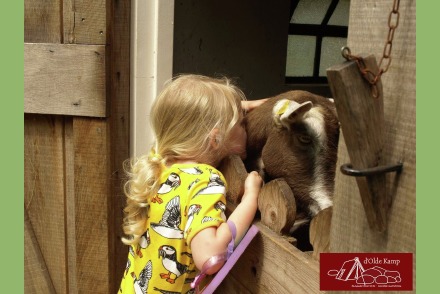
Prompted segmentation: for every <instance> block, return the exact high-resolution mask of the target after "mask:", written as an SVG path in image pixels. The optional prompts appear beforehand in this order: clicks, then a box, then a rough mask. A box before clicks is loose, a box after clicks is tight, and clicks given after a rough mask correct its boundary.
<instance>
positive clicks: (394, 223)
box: [330, 0, 416, 293]
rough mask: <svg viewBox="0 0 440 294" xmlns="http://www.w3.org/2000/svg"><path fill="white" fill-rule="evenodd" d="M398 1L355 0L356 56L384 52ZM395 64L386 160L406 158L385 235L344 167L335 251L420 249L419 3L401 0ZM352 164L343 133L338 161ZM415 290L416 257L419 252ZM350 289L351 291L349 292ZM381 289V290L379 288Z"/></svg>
mask: <svg viewBox="0 0 440 294" xmlns="http://www.w3.org/2000/svg"><path fill="white" fill-rule="evenodd" d="M391 9H392V1H372V0H367V1H351V7H350V21H349V32H348V46H349V47H350V49H351V52H352V54H360V53H364V54H374V55H375V56H376V58H378V59H379V58H380V57H381V56H382V52H383V48H384V44H385V40H386V38H387V34H388V15H389V13H390V11H391ZM399 11H400V22H399V26H398V28H397V29H396V32H395V35H394V41H393V47H392V48H393V49H392V54H391V55H392V63H391V66H390V68H389V70H388V72H386V73H385V74H383V75H382V85H383V93H384V114H385V117H384V119H385V128H384V132H385V142H384V150H383V161H384V162H385V163H388V164H394V163H397V162H399V161H402V162H403V170H402V173H401V174H400V176H396V175H395V174H388V175H387V193H389V194H390V195H391V197H392V199H393V203H392V206H391V209H390V211H389V214H388V225H387V229H386V231H385V232H383V233H376V232H374V231H372V230H370V228H369V226H368V222H367V219H366V216H365V212H364V209H363V206H362V201H361V197H360V195H359V191H358V187H357V185H356V180H355V178H353V177H348V176H345V175H343V174H341V172H340V171H339V170H338V172H337V174H336V188H335V200H334V207H333V218H332V227H331V236H330V250H331V251H332V252H413V253H415V248H416V224H415V216H416V209H415V208H416V153H415V151H416V141H415V139H416V114H415V109H416V76H415V72H416V1H415V0H408V1H401V2H400V9H399ZM348 162H350V159H349V156H348V152H347V149H346V145H345V142H344V137H343V136H340V142H339V153H338V164H337V167H338V169H339V167H340V166H341V165H342V164H345V163H348ZM413 271H414V275H413V279H414V281H413V282H414V288H415V277H416V275H415V255H414V269H413ZM344 293H345V292H344ZM374 293H378V292H374Z"/></svg>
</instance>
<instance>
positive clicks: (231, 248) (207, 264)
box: [191, 221, 237, 291]
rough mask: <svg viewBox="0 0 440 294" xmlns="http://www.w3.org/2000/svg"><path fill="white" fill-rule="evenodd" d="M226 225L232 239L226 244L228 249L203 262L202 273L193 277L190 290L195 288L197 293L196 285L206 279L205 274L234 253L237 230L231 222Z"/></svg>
mask: <svg viewBox="0 0 440 294" xmlns="http://www.w3.org/2000/svg"><path fill="white" fill-rule="evenodd" d="M227 224H228V226H229V230H230V231H231V234H232V239H231V242H229V244H228V249H227V251H226V252H224V253H221V254H217V255H214V256H211V257H210V258H209V259H208V260H207V261H205V263H204V264H203V267H202V271H201V272H200V274H198V275H197V276H196V277H195V279H194V281H193V282H192V283H191V288H196V291H198V285H199V284H200V282H201V281H202V280H203V279H204V278H205V277H206V272H207V271H208V270H209V269H210V268H211V267H213V266H215V265H217V264H219V263H221V262H225V261H226V260H228V258H229V257H230V256H231V255H232V253H233V252H234V245H235V237H236V236H237V228H236V226H235V224H234V223H233V222H232V221H227Z"/></svg>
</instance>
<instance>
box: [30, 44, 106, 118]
mask: <svg viewBox="0 0 440 294" xmlns="http://www.w3.org/2000/svg"><path fill="white" fill-rule="evenodd" d="M24 66H25V71H24V111H25V112H26V113H43V114H61V115H77V116H95V117H105V116H106V115H107V109H106V107H107V105H106V77H105V47H104V46H101V45H94V46H87V45H61V44H47V43H44V44H25V46H24Z"/></svg>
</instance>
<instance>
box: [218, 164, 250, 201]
mask: <svg viewBox="0 0 440 294" xmlns="http://www.w3.org/2000/svg"><path fill="white" fill-rule="evenodd" d="M219 170H220V171H221V172H222V173H223V175H224V176H225V179H226V182H227V183H228V191H227V192H226V198H227V200H228V201H229V202H231V203H233V204H238V203H239V202H240V200H241V197H242V196H243V193H244V181H245V180H246V177H247V174H248V173H247V171H246V167H245V166H244V163H243V161H242V160H241V158H240V157H239V156H238V155H231V156H228V157H226V158H225V159H223V160H222V162H221V163H220V166H219Z"/></svg>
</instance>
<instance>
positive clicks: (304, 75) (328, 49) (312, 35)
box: [286, 0, 350, 84]
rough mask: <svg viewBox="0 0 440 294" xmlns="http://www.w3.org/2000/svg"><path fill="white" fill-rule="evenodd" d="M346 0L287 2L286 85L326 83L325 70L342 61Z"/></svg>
mask: <svg viewBox="0 0 440 294" xmlns="http://www.w3.org/2000/svg"><path fill="white" fill-rule="evenodd" d="M349 7H350V0H291V7H290V23H289V36H288V44H287V59H286V83H287V84H324V83H327V74H326V69H327V68H329V67H330V66H332V65H335V64H338V63H341V62H343V61H344V59H343V57H342V55H341V48H342V47H343V46H345V45H346V43H347V32H348V15H349Z"/></svg>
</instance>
